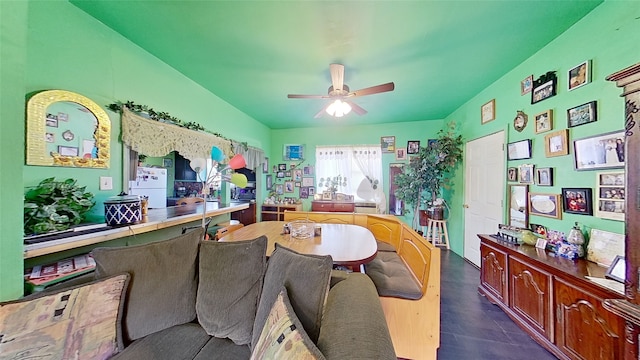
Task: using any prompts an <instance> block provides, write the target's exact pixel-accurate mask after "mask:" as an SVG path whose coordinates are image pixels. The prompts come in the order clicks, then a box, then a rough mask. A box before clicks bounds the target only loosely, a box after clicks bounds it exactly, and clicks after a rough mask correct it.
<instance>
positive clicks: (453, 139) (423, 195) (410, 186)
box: [394, 122, 464, 223]
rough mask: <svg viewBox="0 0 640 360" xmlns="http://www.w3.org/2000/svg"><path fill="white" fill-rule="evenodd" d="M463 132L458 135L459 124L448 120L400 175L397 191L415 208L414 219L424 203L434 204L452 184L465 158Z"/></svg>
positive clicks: (397, 180)
mask: <svg viewBox="0 0 640 360" xmlns="http://www.w3.org/2000/svg"><path fill="white" fill-rule="evenodd" d="M463 144H464V142H463V140H462V135H456V124H455V123H454V122H451V123H449V124H447V127H446V129H442V130H440V131H439V132H438V138H437V140H436V141H435V142H432V143H430V144H429V145H427V146H426V147H420V150H419V151H418V154H417V156H415V157H414V158H413V159H412V160H411V161H410V162H409V165H408V166H406V167H405V170H404V172H403V173H401V174H398V175H396V177H395V178H394V182H395V184H396V192H395V195H396V197H397V198H398V199H399V200H402V201H403V202H404V203H405V204H407V205H408V206H407V211H410V210H411V209H413V210H414V211H415V212H414V223H415V222H416V220H417V219H416V214H417V213H418V210H419V209H420V205H421V203H425V204H426V205H427V206H432V205H434V201H435V200H436V199H437V198H438V197H439V196H440V192H441V189H442V188H447V187H448V186H449V185H450V182H451V178H452V177H453V174H454V171H455V169H456V166H457V164H458V162H460V160H462V145H463Z"/></svg>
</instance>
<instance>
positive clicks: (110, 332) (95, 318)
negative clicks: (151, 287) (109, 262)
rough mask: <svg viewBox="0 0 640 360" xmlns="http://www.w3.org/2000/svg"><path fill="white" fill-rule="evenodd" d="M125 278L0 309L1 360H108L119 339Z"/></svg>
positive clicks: (24, 301) (75, 288)
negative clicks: (26, 358) (26, 359)
mask: <svg viewBox="0 0 640 360" xmlns="http://www.w3.org/2000/svg"><path fill="white" fill-rule="evenodd" d="M128 280H129V275H128V274H119V275H116V276H113V277H110V278H107V279H103V280H99V281H94V282H92V283H88V284H84V285H82V286H77V287H72V288H68V289H63V290H60V291H57V292H55V293H44V294H41V295H36V296H33V297H29V298H28V299H22V300H18V301H12V302H6V303H2V304H0V350H1V351H0V352H1V353H2V354H1V355H0V358H3V359H17V358H20V359H22V358H25V357H28V358H30V359H36V358H37V359H70V358H75V359H107V358H109V357H111V356H112V355H114V354H116V353H117V352H118V351H120V350H122V349H124V346H123V344H122V336H121V333H120V328H121V327H120V320H121V319H122V304H123V303H124V298H125V289H126V287H127V282H128Z"/></svg>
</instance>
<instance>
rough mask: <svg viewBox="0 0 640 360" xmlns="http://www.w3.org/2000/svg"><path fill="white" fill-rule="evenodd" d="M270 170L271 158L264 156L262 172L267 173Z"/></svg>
mask: <svg viewBox="0 0 640 360" xmlns="http://www.w3.org/2000/svg"><path fill="white" fill-rule="evenodd" d="M268 172H269V158H268V157H266V158H264V162H263V163H262V173H263V174H267V173H268Z"/></svg>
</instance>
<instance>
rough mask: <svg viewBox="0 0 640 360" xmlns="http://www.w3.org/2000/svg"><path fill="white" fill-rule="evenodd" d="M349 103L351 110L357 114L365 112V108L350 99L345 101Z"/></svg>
mask: <svg viewBox="0 0 640 360" xmlns="http://www.w3.org/2000/svg"><path fill="white" fill-rule="evenodd" d="M347 103H348V104H349V105H351V110H353V112H355V113H356V114H358V115H364V114H366V113H367V110H365V109H363V108H362V107H361V106H360V105H358V104H356V103H353V102H351V101H347Z"/></svg>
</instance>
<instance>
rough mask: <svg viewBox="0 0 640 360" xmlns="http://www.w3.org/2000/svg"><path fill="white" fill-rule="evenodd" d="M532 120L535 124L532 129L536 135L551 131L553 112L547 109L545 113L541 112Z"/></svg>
mask: <svg viewBox="0 0 640 360" xmlns="http://www.w3.org/2000/svg"><path fill="white" fill-rule="evenodd" d="M534 118H535V122H536V124H535V125H536V126H535V129H534V130H535V132H536V134H540V133H543V132H547V131H551V130H553V110H551V109H549V110H547V111H544V112H541V113H540V114H537V115H536V116H535V117H534Z"/></svg>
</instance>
